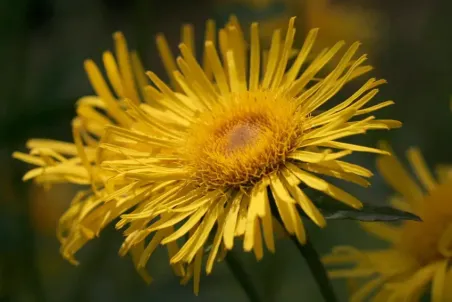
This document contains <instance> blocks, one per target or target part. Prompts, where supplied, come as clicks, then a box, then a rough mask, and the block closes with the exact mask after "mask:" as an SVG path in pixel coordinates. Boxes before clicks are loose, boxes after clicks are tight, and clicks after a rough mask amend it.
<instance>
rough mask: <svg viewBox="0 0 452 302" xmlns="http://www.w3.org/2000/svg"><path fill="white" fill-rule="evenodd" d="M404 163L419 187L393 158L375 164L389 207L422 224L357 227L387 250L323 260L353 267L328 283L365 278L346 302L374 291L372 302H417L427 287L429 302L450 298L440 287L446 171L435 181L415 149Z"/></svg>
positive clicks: (444, 267)
mask: <svg viewBox="0 0 452 302" xmlns="http://www.w3.org/2000/svg"><path fill="white" fill-rule="evenodd" d="M384 148H385V149H388V148H389V147H387V146H386V147H384ZM407 157H408V160H409V162H410V164H411V167H412V169H413V170H414V173H415V175H416V176H417V178H418V180H419V182H420V183H421V184H422V186H419V184H418V183H417V182H416V180H415V179H413V177H412V176H411V175H410V173H409V172H408V171H407V170H406V169H405V168H403V166H402V164H401V163H400V162H399V161H398V160H397V159H396V158H395V157H388V156H386V157H381V158H379V159H378V162H377V164H378V168H379V170H380V172H381V174H382V175H383V177H384V178H385V180H386V181H387V182H388V184H389V185H390V186H391V187H393V188H394V189H395V191H396V196H394V197H393V198H392V199H391V204H392V205H393V206H394V207H397V208H399V209H401V210H405V211H410V212H413V213H415V214H417V215H418V216H419V217H420V218H421V219H422V222H417V221H406V222H403V223H402V224H400V225H394V224H389V223H363V224H362V226H363V227H364V229H365V230H367V231H368V232H370V233H371V234H373V235H375V236H377V237H379V238H380V239H383V240H385V241H387V242H389V243H390V244H391V246H390V247H389V248H387V249H381V250H373V251H359V250H357V249H355V248H352V247H337V248H335V249H334V250H333V253H332V255H329V256H326V257H325V258H324V261H325V263H327V264H345V263H351V264H354V265H355V267H354V268H351V269H341V270H331V276H333V277H345V278H350V279H355V278H359V277H361V278H370V281H367V283H366V285H365V286H363V287H361V289H360V290H358V291H356V292H355V293H354V294H353V297H352V301H361V300H364V299H365V298H366V297H368V296H370V294H371V293H372V292H375V291H376V292H377V293H376V296H375V297H374V300H375V301H419V300H420V299H421V297H422V296H423V295H424V294H425V292H426V291H427V288H428V285H429V284H432V291H431V296H432V301H449V300H450V299H451V298H452V292H451V291H450V290H449V289H448V287H447V286H446V284H448V283H450V282H451V281H452V279H451V278H452V271H451V270H450V269H449V265H448V264H449V261H450V260H451V257H452V251H451V244H452V224H451V221H452V220H451V219H452V206H451V204H450V196H452V167H447V166H439V167H437V169H436V172H437V178H435V177H434V176H433V175H432V174H431V172H430V170H429V169H428V168H427V166H426V164H425V163H424V160H423V158H422V155H421V153H420V151H419V150H418V149H416V148H411V149H409V150H408V152H407Z"/></svg>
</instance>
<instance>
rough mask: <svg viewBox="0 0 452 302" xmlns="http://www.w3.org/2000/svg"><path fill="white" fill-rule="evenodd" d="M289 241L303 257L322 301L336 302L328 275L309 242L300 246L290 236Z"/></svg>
mask: <svg viewBox="0 0 452 302" xmlns="http://www.w3.org/2000/svg"><path fill="white" fill-rule="evenodd" d="M291 239H292V241H293V242H294V243H295V245H296V247H297V249H298V251H300V253H301V255H303V257H304V258H305V259H306V262H307V263H308V266H309V270H310V271H311V274H312V276H313V277H314V279H315V281H316V282H317V285H318V286H319V289H320V293H321V294H322V297H323V299H325V301H327V302H335V301H337V298H336V295H335V294H334V290H333V286H332V284H331V282H330V278H329V277H328V273H327V272H326V270H325V267H324V266H323V263H322V261H320V257H319V254H318V253H317V251H316V250H315V248H314V247H313V246H312V244H311V242H310V241H309V240H308V241H306V243H305V244H304V245H301V244H300V242H298V240H297V238H295V237H294V236H291Z"/></svg>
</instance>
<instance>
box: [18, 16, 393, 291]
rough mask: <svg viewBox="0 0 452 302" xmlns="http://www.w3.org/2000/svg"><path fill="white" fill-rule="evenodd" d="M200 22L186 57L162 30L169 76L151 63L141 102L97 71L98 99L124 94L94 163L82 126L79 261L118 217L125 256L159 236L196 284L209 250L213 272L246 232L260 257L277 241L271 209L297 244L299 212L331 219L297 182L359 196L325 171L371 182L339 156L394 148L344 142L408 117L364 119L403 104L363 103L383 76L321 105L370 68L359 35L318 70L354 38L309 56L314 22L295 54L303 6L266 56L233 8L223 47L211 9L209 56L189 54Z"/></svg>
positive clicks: (68, 242) (148, 250)
mask: <svg viewBox="0 0 452 302" xmlns="http://www.w3.org/2000/svg"><path fill="white" fill-rule="evenodd" d="M192 32H193V30H192V29H191V27H184V30H183V33H184V37H183V43H181V44H180V47H179V48H180V52H181V54H180V56H179V57H177V59H176V60H174V56H173V54H172V53H170V52H169V48H168V45H167V43H166V40H165V39H164V37H163V36H158V38H157V45H158V48H159V50H160V54H161V57H162V60H163V63H164V65H165V67H166V70H167V71H168V73H169V75H170V81H171V83H172V85H171V86H169V85H167V84H166V83H165V82H164V81H162V80H161V79H160V78H159V77H158V76H157V75H156V74H155V73H153V72H148V73H147V75H148V77H149V79H150V80H151V82H152V84H153V85H148V84H144V85H143V86H140V87H142V88H143V89H142V91H141V93H142V94H140V95H142V97H143V99H142V100H141V102H137V101H134V99H131V98H130V97H128V96H124V97H123V98H120V99H119V100H116V101H115V100H114V99H113V98H112V97H111V93H109V92H108V91H107V88H106V86H105V84H104V83H103V80H102V77H101V76H100V74H99V73H98V72H95V73H94V75H93V71H92V70H89V71H88V72H89V74H90V75H91V78H92V82H93V86H94V87H95V89H96V91H97V92H98V94H99V96H100V97H101V99H104V98H108V100H109V101H110V102H111V103H112V104H113V103H114V104H115V106H116V107H115V108H116V109H117V110H115V111H114V113H115V114H116V116H117V117H118V118H117V119H116V121H117V122H116V123H105V124H104V127H103V128H102V131H103V132H102V133H101V135H100V137H101V139H100V142H98V144H97V147H96V149H95V151H94V152H93V154H92V156H93V157H92V160H91V161H90V160H89V159H86V157H87V155H86V153H87V148H88V147H84V145H83V144H82V143H81V142H80V137H77V136H74V139H75V142H76V146H77V148H78V149H77V151H78V157H77V163H79V165H80V162H81V163H85V162H86V164H84V165H83V167H84V168H85V170H84V171H86V170H88V171H90V172H89V176H90V177H91V178H92V179H93V180H92V182H91V184H92V189H91V193H90V194H88V195H87V196H84V195H80V198H79V199H77V200H76V202H75V203H74V204H73V205H72V206H71V208H70V209H69V210H68V212H67V213H66V216H65V217H63V218H62V225H63V226H64V229H65V230H66V231H67V233H66V234H65V235H64V240H62V244H63V246H62V249H63V254H64V255H65V257H67V258H69V259H73V255H74V253H76V252H77V251H78V250H79V249H80V248H81V247H82V246H83V245H84V244H85V243H86V241H88V240H89V239H91V238H93V237H94V236H95V235H98V234H99V232H100V230H101V229H102V228H103V227H104V226H105V225H106V224H108V223H110V222H111V221H112V220H113V219H115V218H118V217H120V220H119V221H118V223H117V224H116V227H117V228H118V229H124V234H125V236H126V238H125V240H124V243H123V245H122V247H121V250H120V254H122V255H125V254H126V253H128V252H131V254H132V258H134V259H135V263H136V265H137V267H138V268H139V269H143V268H144V267H145V265H146V263H147V261H148V259H149V257H150V255H151V254H152V253H153V251H154V250H155V249H156V247H157V246H158V245H165V246H167V248H168V252H169V255H170V263H171V264H172V265H173V267H174V268H175V270H176V271H177V273H178V274H179V275H182V276H184V277H183V281H184V282H185V281H188V280H189V279H191V278H194V286H195V292H197V291H198V288H199V278H200V274H201V266H202V263H203V258H204V254H205V253H206V252H207V262H206V271H207V273H210V272H211V271H212V268H213V265H214V262H215V260H217V259H218V258H221V254H223V252H225V251H227V250H230V249H232V248H233V246H234V239H235V238H236V237H241V238H243V247H244V249H245V250H246V251H251V250H253V251H254V253H255V255H256V257H257V259H260V258H262V257H263V245H264V243H265V245H266V247H267V248H268V249H269V250H270V251H274V250H275V244H274V238H273V228H274V221H273V215H274V214H276V213H278V214H277V215H279V216H280V217H281V219H282V223H283V226H284V228H285V229H286V230H287V232H288V233H290V234H293V235H294V236H296V237H297V239H298V240H299V241H300V242H301V243H303V242H305V240H306V234H305V231H304V227H303V223H302V219H301V216H300V214H299V211H304V212H305V213H306V215H307V216H309V217H310V218H311V219H312V220H313V221H314V222H315V223H316V224H318V225H319V226H321V227H323V226H324V225H325V219H324V217H323V216H322V215H321V213H320V212H319V210H318V209H317V208H316V207H315V205H314V204H313V202H312V201H311V200H310V199H309V198H308V196H307V195H305V193H304V192H303V190H302V189H300V188H299V187H298V185H299V184H300V183H303V184H305V185H306V186H309V187H311V188H313V189H315V190H318V191H321V192H323V193H325V194H328V195H330V196H332V197H334V198H336V199H337V200H339V201H342V202H344V203H346V204H348V205H350V206H352V207H355V208H360V207H361V203H360V201H359V200H358V199H356V198H355V197H353V196H352V195H350V194H348V193H346V192H345V191H343V190H341V189H340V188H338V187H336V186H333V185H332V184H330V183H328V182H326V181H325V180H323V179H322V178H321V177H320V176H319V175H327V176H332V177H336V178H339V179H343V180H346V181H350V182H354V183H357V184H359V185H362V186H367V185H368V181H367V180H366V179H365V178H367V177H370V176H371V174H372V173H371V172H370V171H369V170H367V169H365V168H363V167H360V166H358V165H354V164H351V163H349V162H346V161H344V160H342V159H343V158H344V157H345V156H347V155H349V154H350V153H352V152H354V151H358V152H360V151H363V152H373V153H382V154H386V153H387V152H386V151H382V150H379V149H375V148H369V147H364V146H359V145H354V144H350V143H345V142H339V141H338V140H339V139H342V138H345V137H348V136H353V135H357V134H363V133H365V132H366V131H367V130H373V129H389V128H393V127H398V126H399V125H400V123H399V122H397V121H393V120H377V119H375V117H373V116H368V117H365V118H362V119H360V118H359V117H360V116H362V115H366V114H368V113H370V112H373V111H375V110H378V109H380V108H382V107H385V106H388V105H391V104H392V103H393V102H392V101H386V102H382V103H379V104H377V105H373V106H370V107H365V106H366V105H367V103H368V102H370V101H371V99H372V98H373V97H374V96H375V95H376V94H377V92H378V89H376V87H377V86H379V85H381V84H383V83H384V81H383V80H376V79H374V78H371V79H369V80H368V81H366V82H365V83H364V84H363V85H362V86H361V87H360V88H359V89H358V90H357V91H356V92H355V93H353V94H352V95H351V96H350V97H348V98H346V99H345V100H343V101H342V102H340V103H339V104H338V105H336V106H326V105H325V104H326V103H327V102H328V101H329V100H330V99H331V98H333V97H334V96H335V95H336V94H337V93H338V92H339V91H340V90H341V88H342V87H343V86H344V85H346V84H347V83H348V82H349V81H351V80H353V79H355V78H356V77H358V76H360V75H362V74H364V73H366V72H368V71H369V70H370V69H371V68H370V67H369V66H363V63H364V62H365V60H366V56H365V55H362V56H359V57H358V58H354V56H355V54H356V52H357V50H358V46H359V43H355V44H353V45H352V46H350V48H348V49H347V50H346V51H345V53H343V54H342V56H341V58H340V60H339V63H338V65H337V66H336V67H335V68H334V69H333V70H331V71H329V72H326V71H325V72H326V75H321V71H322V70H323V69H325V68H324V67H325V65H326V64H327V63H328V62H329V61H330V60H331V59H332V58H333V57H334V56H335V55H337V54H338V53H339V51H340V49H341V48H342V47H343V46H344V43H343V42H338V43H337V44H336V45H334V46H333V47H331V48H329V49H325V50H324V51H323V52H321V53H319V54H318V56H317V57H316V59H315V60H314V61H313V62H312V63H310V64H306V58H307V56H308V55H309V53H310V50H311V48H312V46H313V44H314V41H315V37H316V35H317V30H316V29H314V30H312V31H311V32H310V33H309V35H308V37H307V39H306V41H305V43H304V45H303V47H302V48H301V50H300V51H299V52H298V53H297V55H296V57H295V59H294V60H293V61H290V62H289V59H290V56H291V54H292V52H293V39H294V35H295V29H294V18H292V19H291V20H290V22H289V25H288V30H287V33H286V35H285V37H284V38H283V37H282V36H281V31H280V30H277V31H275V32H274V34H273V38H272V44H271V47H270V50H269V51H268V55H265V56H264V55H263V53H264V52H263V50H262V49H261V47H260V43H259V41H260V40H259V30H258V24H253V25H252V26H251V32H250V43H249V45H248V43H247V41H246V40H245V39H244V34H243V32H242V30H241V27H240V26H239V23H238V22H237V20H236V19H235V18H231V21H230V22H229V23H228V24H227V26H226V27H225V28H223V29H220V30H219V32H218V46H217V40H216V36H217V35H216V30H215V27H214V24H213V23H212V22H211V21H209V22H208V24H207V32H206V41H205V47H204V58H203V62H202V64H199V63H198V61H197V60H196V58H195V57H194V54H193V53H194V51H193V42H192V41H193V35H192ZM118 59H119V60H120V57H118ZM124 60H125V59H124ZM126 62H127V60H126ZM107 74H108V70H107ZM113 78H114V77H112V78H111V79H110V80H111V81H112V82H113V80H112V79H113ZM116 82H118V81H116ZM144 82H145V81H144V80H143V83H144ZM105 103H107V101H105ZM108 104H110V103H108ZM320 110H321V111H320ZM112 113H113V111H111V114H112ZM77 140H78V141H77ZM89 150H91V149H89ZM90 152H91V151H90ZM20 156H22V157H23V158H24V156H25V155H20ZM20 156H18V157H20ZM27 156H29V155H27ZM27 158H28V157H27ZM34 158H35V157H33V159H34ZM24 159H25V158H24ZM28 161H29V162H31V163H33V162H32V161H31V160H28ZM40 163H41V162H40ZM42 163H43V165H47V164H45V163H44V162H42ZM89 163H92V164H89ZM73 165H75V164H73ZM58 167H59V168H58V172H59V173H61V174H62V175H63V176H64V177H67V176H68V173H69V172H68V171H69V170H68V166H67V163H66V162H65V161H63V160H61V161H60V163H59V166H58ZM46 171H47V170H46V169H41V170H40V171H39V173H36V172H35V173H34V174H33V175H34V176H38V175H41V173H44V175H45V173H46ZM85 173H86V172H85ZM29 177H30V176H28V177H27V178H29ZM94 180H97V181H94ZM261 227H262V228H261Z"/></svg>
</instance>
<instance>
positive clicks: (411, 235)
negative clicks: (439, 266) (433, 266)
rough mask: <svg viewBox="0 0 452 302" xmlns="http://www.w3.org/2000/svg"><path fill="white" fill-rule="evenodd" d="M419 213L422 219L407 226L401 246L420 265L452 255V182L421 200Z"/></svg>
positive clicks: (440, 186) (442, 185)
mask: <svg viewBox="0 0 452 302" xmlns="http://www.w3.org/2000/svg"><path fill="white" fill-rule="evenodd" d="M421 204H422V208H421V209H419V211H418V213H417V214H418V215H419V216H420V217H421V219H422V222H415V221H407V222H405V223H404V225H403V230H402V236H401V239H400V242H399V245H400V249H402V250H403V251H404V252H405V253H408V254H409V255H412V256H413V257H414V258H415V259H416V260H417V262H418V263H419V264H420V265H426V264H428V263H432V262H435V261H437V260H440V259H445V258H450V256H451V255H452V236H451V235H452V234H451V231H452V181H449V182H446V183H443V184H440V185H439V186H438V187H437V188H436V189H434V190H433V191H432V192H431V193H429V195H427V196H425V199H424V200H422V201H421Z"/></svg>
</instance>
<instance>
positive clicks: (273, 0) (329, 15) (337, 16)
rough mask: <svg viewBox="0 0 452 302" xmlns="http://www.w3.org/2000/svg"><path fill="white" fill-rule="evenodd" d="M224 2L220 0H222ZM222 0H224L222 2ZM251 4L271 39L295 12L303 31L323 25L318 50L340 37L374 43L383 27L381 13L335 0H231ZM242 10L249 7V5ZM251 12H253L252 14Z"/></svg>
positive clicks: (254, 14)
mask: <svg viewBox="0 0 452 302" xmlns="http://www.w3.org/2000/svg"><path fill="white" fill-rule="evenodd" d="M219 1H220V0H219ZM221 2H222V1H220V3H221ZM229 2H237V3H243V4H245V5H248V6H249V7H250V8H251V9H252V11H251V14H252V16H253V17H254V18H261V19H260V22H261V24H260V25H261V33H262V35H263V37H265V38H267V40H269V39H270V38H271V34H272V32H273V30H275V29H277V28H280V27H282V26H284V25H285V24H286V23H287V19H289V17H290V16H292V15H293V14H294V13H295V14H296V15H297V16H298V17H299V18H301V20H302V23H300V24H299V25H300V26H299V27H300V28H299V30H300V31H305V30H306V29H311V28H316V27H318V28H321V29H322V32H321V34H320V35H319V37H318V40H317V43H316V46H315V47H316V49H315V50H322V49H323V48H324V47H328V46H330V45H331V44H333V43H335V42H336V41H338V40H345V41H346V42H353V41H356V40H359V41H362V42H363V41H364V42H366V45H367V44H370V43H373V42H374V40H375V39H376V38H377V37H378V34H379V33H378V32H377V30H376V29H377V28H379V29H380V32H381V29H382V28H383V26H382V24H381V23H382V22H381V21H380V20H379V19H380V18H379V16H378V15H377V13H375V12H373V11H371V10H369V9H365V8H360V7H358V6H352V5H350V4H347V3H332V2H334V1H332V0H229ZM242 9H244V10H246V7H243V8H242ZM248 14H250V13H248Z"/></svg>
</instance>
